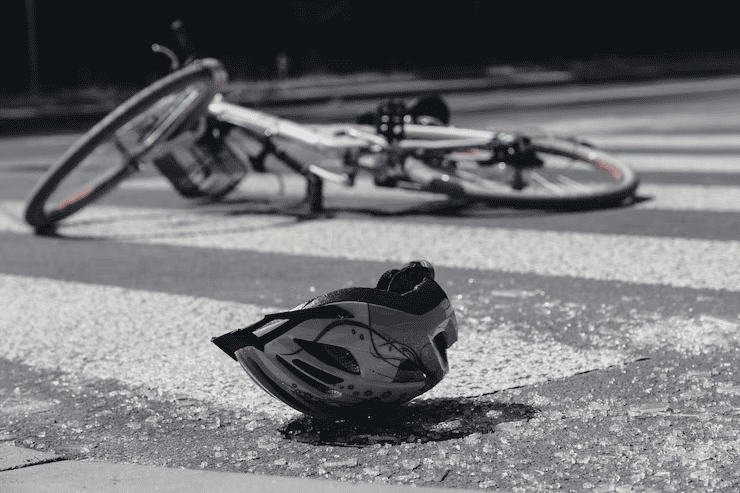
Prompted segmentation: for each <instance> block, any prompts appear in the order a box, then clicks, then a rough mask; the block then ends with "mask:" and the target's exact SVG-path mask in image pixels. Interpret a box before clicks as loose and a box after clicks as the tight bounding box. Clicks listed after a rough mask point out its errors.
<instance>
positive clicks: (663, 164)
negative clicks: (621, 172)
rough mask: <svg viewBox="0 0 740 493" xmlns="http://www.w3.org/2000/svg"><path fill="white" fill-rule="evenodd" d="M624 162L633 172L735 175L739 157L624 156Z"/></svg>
mask: <svg viewBox="0 0 740 493" xmlns="http://www.w3.org/2000/svg"><path fill="white" fill-rule="evenodd" d="M623 159H624V161H625V162H627V163H628V164H629V165H630V167H631V168H633V169H634V170H635V171H637V172H638V173H639V172H646V171H657V172H664V173H682V172H683V173H737V174H740V156H707V155H702V154H694V155H691V154H683V153H682V154H676V155H671V156H666V155H660V154H626V155H625V156H624V158H623Z"/></svg>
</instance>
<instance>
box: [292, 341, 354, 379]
mask: <svg viewBox="0 0 740 493" xmlns="http://www.w3.org/2000/svg"><path fill="white" fill-rule="evenodd" d="M294 341H295V342H296V344H298V345H299V346H301V348H302V349H303V350H304V351H306V352H307V353H308V354H310V355H311V356H313V357H314V358H316V359H317V360H319V361H321V362H322V363H324V364H326V365H328V366H332V367H334V368H336V369H337V370H342V371H346V372H348V373H352V374H353V375H359V374H360V365H359V363H357V360H356V359H355V357H354V356H352V353H350V352H349V351H348V350H346V349H344V348H343V347H338V346H332V345H329V344H322V343H320V342H314V341H304V340H302V339H294ZM317 378H318V377H317ZM334 378H336V377H334ZM340 381H341V380H340Z"/></svg>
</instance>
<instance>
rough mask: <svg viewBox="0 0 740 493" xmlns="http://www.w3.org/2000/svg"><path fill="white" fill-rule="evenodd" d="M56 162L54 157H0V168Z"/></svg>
mask: <svg viewBox="0 0 740 493" xmlns="http://www.w3.org/2000/svg"><path fill="white" fill-rule="evenodd" d="M55 162H56V158H52V157H47V156H43V157H38V158H35V157H26V158H18V159H0V170H1V169H2V168H8V167H14V168H15V167H23V166H51V165H52V164H54V163H55Z"/></svg>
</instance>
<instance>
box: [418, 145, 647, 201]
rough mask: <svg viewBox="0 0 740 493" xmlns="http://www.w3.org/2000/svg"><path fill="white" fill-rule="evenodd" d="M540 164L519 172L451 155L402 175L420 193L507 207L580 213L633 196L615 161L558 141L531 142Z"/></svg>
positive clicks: (625, 172)
mask: <svg viewBox="0 0 740 493" xmlns="http://www.w3.org/2000/svg"><path fill="white" fill-rule="evenodd" d="M532 149H533V150H534V152H535V154H536V156H537V157H538V158H539V159H540V160H541V161H542V164H540V165H537V166H531V167H525V168H520V169H519V171H518V172H517V169H516V167H514V166H512V165H510V164H506V163H493V164H491V163H490V162H486V156H485V151H476V150H472V151H471V152H470V153H455V154H451V155H450V158H449V159H446V160H443V161H441V162H437V163H434V164H430V163H422V162H420V161H417V160H415V159H414V158H411V159H409V160H407V162H406V164H405V170H406V173H407V175H408V176H409V177H410V178H411V179H412V180H413V181H414V182H415V183H420V184H421V189H422V190H426V191H432V192H437V193H445V194H447V195H450V196H452V197H456V198H468V199H471V200H472V201H482V202H488V203H491V204H495V205H500V206H508V207H528V208H541V209H579V208H595V207H606V206H611V205H616V204H619V203H621V202H623V201H624V200H625V199H627V198H629V197H631V196H633V195H634V193H635V190H636V189H637V186H638V184H639V179H638V177H637V175H636V174H635V172H634V171H633V170H632V169H631V168H630V167H629V166H628V165H627V164H626V163H624V162H623V161H621V160H620V159H617V158H616V157H615V156H612V155H610V154H607V153H605V152H603V151H599V150H597V149H595V148H592V147H590V146H587V145H584V144H582V143H577V142H571V141H568V140H563V139H557V138H544V139H537V138H534V139H533V140H532Z"/></svg>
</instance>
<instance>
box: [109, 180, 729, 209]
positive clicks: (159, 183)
mask: <svg viewBox="0 0 740 493" xmlns="http://www.w3.org/2000/svg"><path fill="white" fill-rule="evenodd" d="M739 171H740V170H739ZM281 182H282V183H281ZM121 187H122V188H123V189H126V190H157V191H160V190H161V191H173V188H172V185H171V184H170V183H169V182H168V181H167V180H166V179H164V178H148V179H134V180H129V181H128V182H124V183H122V184H121ZM237 193H239V194H244V195H245V196H249V197H255V198H256V197H260V198H263V197H264V198H270V197H273V198H275V197H279V196H281V195H283V196H288V197H295V198H296V199H299V198H300V197H303V196H304V195H305V193H306V181H305V179H304V178H303V177H300V176H297V175H292V174H291V175H284V176H282V177H277V176H275V175H269V176H265V175H256V176H250V177H247V178H246V179H245V180H244V181H243V182H242V183H241V184H240V186H239V188H238V189H237ZM324 194H325V196H326V197H332V196H341V197H368V198H369V197H376V198H378V199H379V200H383V199H385V200H391V199H395V200H407V201H410V202H429V201H433V200H441V199H444V198H445V196H444V195H441V194H428V193H420V192H410V191H406V190H400V189H387V188H381V187H376V186H374V185H373V183H372V180H371V179H369V178H363V179H359V180H358V181H357V182H356V183H355V186H354V187H345V186H342V185H338V184H335V183H331V182H329V183H326V185H325V188H324ZM637 195H638V196H640V197H644V198H648V199H649V200H646V201H644V202H640V203H639V204H637V205H636V207H637V208H638V209H655V210H682V211H687V210H693V211H709V212H740V187H736V186H722V185H690V184H687V185H674V184H651V183H643V184H641V185H640V186H639V188H638V193H637Z"/></svg>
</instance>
